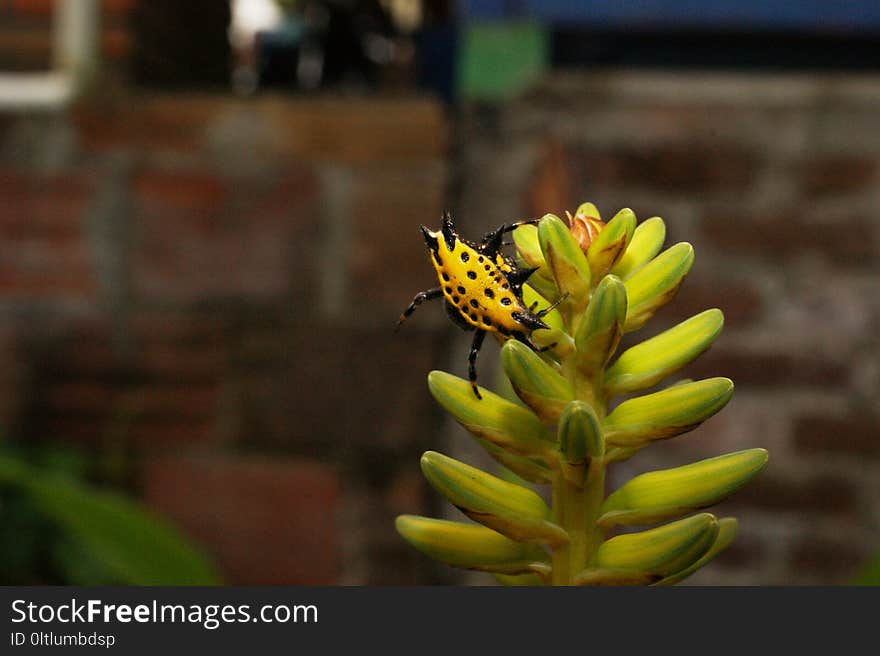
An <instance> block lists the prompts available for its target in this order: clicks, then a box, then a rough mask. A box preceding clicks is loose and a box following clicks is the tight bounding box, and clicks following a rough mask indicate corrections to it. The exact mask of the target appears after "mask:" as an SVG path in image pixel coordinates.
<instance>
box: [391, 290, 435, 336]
mask: <svg viewBox="0 0 880 656" xmlns="http://www.w3.org/2000/svg"><path fill="white" fill-rule="evenodd" d="M441 296H443V290H442V289H440V288H439V287H434V288H433V289H428V290H426V291H423V292H419V293H418V294H416V295H415V298H413V300H412V303H410V304H409V307H407V308H406V310H404V311H403V314H401V315H400V319H398V320H397V326H395V328H394V332H397V331H398V330H400V326H401V325H403V322H404V321H406V320H407V318H409V316H410V315H411V314H412V313H413V312H415V311H416V308H417V307H419V306H420V305H421V304H422V303H424V302H425V301H431V300H433V299H435V298H440V297H441Z"/></svg>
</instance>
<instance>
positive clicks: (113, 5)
mask: <svg viewBox="0 0 880 656" xmlns="http://www.w3.org/2000/svg"><path fill="white" fill-rule="evenodd" d="M136 2H137V0H101V10H102V11H103V12H104V13H106V14H111V15H113V14H128V13H129V12H130V11H131V10H132V9H134V6H135V3H136Z"/></svg>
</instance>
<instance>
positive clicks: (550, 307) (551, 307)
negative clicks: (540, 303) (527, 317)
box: [529, 292, 568, 317]
mask: <svg viewBox="0 0 880 656" xmlns="http://www.w3.org/2000/svg"><path fill="white" fill-rule="evenodd" d="M566 298H568V292H565V293H564V294H563V295H562V296H560V297H559V298H557V299H556V300H555V301H553V303H552V305H548V306H547V307H545V308H544V309H543V310H541V311H539V312H538V314H536V315H535V316H537V317H544V316H546V315H547V314H548V313H550V312H552V311H553V310H555V309H556V307H557V306H558V305H559V304H560V303H562V301H564V300H565V299H566ZM536 303H537V302H536ZM534 306H535V303H533V304H532V307H534ZM531 311H532V308H529V312H531Z"/></svg>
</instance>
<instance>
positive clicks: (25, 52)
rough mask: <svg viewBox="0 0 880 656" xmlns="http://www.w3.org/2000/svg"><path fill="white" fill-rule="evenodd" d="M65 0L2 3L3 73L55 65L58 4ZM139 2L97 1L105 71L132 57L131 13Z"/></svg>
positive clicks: (0, 53)
mask: <svg viewBox="0 0 880 656" xmlns="http://www.w3.org/2000/svg"><path fill="white" fill-rule="evenodd" d="M59 1H60V2H63V1H64V0H0V71H41V70H46V69H48V68H49V67H50V66H51V65H52V29H53V27H52V26H53V20H54V12H55V5H56V3H57V2H59ZM135 2H136V0H98V3H99V7H100V12H101V14H100V15H101V29H100V53H101V55H102V57H103V60H104V65H105V68H112V67H117V66H120V65H121V64H123V63H124V62H125V61H126V60H127V58H128V57H129V56H130V54H131V47H132V39H131V11H132V9H133V8H134V6H135Z"/></svg>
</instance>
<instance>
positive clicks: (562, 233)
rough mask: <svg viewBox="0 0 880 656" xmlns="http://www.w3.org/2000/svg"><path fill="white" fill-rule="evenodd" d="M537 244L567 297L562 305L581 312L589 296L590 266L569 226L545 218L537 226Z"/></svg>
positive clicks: (560, 288) (552, 218) (549, 217)
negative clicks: (538, 243)
mask: <svg viewBox="0 0 880 656" xmlns="http://www.w3.org/2000/svg"><path fill="white" fill-rule="evenodd" d="M538 240H539V242H540V244H541V251H542V252H543V254H544V260H545V261H546V262H547V265H548V267H549V269H550V272H551V273H552V274H553V279H554V280H555V281H556V287H557V288H558V289H559V291H560V292H562V293H563V294H568V296H567V298H566V300H565V301H564V304H565V305H567V306H568V307H570V308H572V309H574V310H576V311H579V310H582V309H583V308H584V307H586V305H587V301H588V300H589V296H590V265H589V264H588V263H587V258H586V256H585V255H584V253H583V251H581V249H580V246H579V245H578V243H577V241H576V240H575V238H574V237H573V236H572V234H571V232H570V231H569V229H568V226H566V225H565V224H564V223H563V222H562V220H561V219H559V217H557V216H554V215H552V214H547V215H546V216H545V217H544V218H543V219H541V222H540V223H539V224H538Z"/></svg>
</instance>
